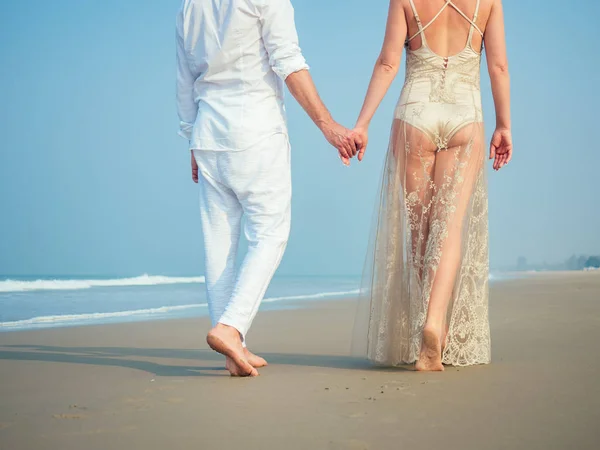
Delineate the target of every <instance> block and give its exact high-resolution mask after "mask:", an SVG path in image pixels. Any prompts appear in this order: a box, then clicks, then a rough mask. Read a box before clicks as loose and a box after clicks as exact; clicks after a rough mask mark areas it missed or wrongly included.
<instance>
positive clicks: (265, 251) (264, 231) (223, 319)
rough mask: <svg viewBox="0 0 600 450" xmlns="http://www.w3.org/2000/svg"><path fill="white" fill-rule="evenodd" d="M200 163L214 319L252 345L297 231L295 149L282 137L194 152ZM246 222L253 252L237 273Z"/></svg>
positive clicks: (206, 263) (207, 284) (245, 258)
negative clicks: (293, 226) (251, 333)
mask: <svg viewBox="0 0 600 450" xmlns="http://www.w3.org/2000/svg"><path fill="white" fill-rule="evenodd" d="M194 158H195V159H196V161H197V163H198V168H199V177H198V178H199V180H198V184H199V186H200V213H201V219H202V230H203V234H204V249H205V267H206V273H205V276H206V289H207V294H208V308H209V313H210V317H211V321H212V323H213V326H215V325H216V324H217V323H222V324H224V325H229V326H231V327H234V328H236V329H237V330H238V331H239V332H240V334H241V336H242V339H243V341H244V343H245V337H246V333H247V332H248V330H249V329H250V326H251V325H252V321H253V320H254V317H255V316H256V313H257V311H258V308H259V306H260V303H261V301H262V299H263V297H264V295H265V292H266V290H267V287H268V286H269V283H270V282H271V279H272V278H273V275H274V273H275V271H276V270H277V267H278V266H279V263H280V261H281V258H282V257H283V253H284V251H285V248H286V245H287V241H288V236H289V233H290V221H291V197H292V180H291V167H290V144H289V141H288V137H287V136H286V135H285V134H276V135H274V136H272V137H270V138H268V139H266V140H264V141H262V142H260V143H259V144H257V145H255V146H253V147H251V148H249V149H247V150H244V151H240V152H230V151H218V152H215V151H207V150H194ZM242 217H245V219H246V220H245V227H244V232H245V235H246V239H247V240H248V252H247V253H246V255H245V257H244V260H243V263H242V264H241V266H240V268H239V270H236V258H237V252H238V245H239V238H240V234H241V227H242Z"/></svg>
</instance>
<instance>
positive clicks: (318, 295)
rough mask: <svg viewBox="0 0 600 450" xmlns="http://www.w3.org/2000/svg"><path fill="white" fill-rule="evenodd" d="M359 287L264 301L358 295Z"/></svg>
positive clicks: (264, 301) (265, 301)
mask: <svg viewBox="0 0 600 450" xmlns="http://www.w3.org/2000/svg"><path fill="white" fill-rule="evenodd" d="M359 293H360V290H359V289H355V290H353V291H342V292H320V293H318V294H307V295H293V296H290V297H272V298H265V299H264V300H263V303H270V302H279V301H282V300H317V299H320V298H331V297H347V296H349V295H358V294H359Z"/></svg>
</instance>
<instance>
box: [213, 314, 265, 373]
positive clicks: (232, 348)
mask: <svg viewBox="0 0 600 450" xmlns="http://www.w3.org/2000/svg"><path fill="white" fill-rule="evenodd" d="M206 342H207V343H208V345H209V346H210V348H212V349H213V350H214V351H215V352H217V353H220V354H222V355H225V356H226V357H227V362H226V367H227V370H228V371H229V373H230V374H231V375H232V376H236V377H255V376H257V375H258V371H257V370H256V369H255V368H254V367H252V365H251V364H250V363H249V362H248V360H247V359H246V356H245V355H244V349H243V347H242V340H241V339H240V334H239V332H238V331H237V330H236V329H235V328H233V327H229V326H227V325H223V324H218V325H217V326H216V327H214V328H213V329H212V330H210V332H209V333H208V336H207V337H206Z"/></svg>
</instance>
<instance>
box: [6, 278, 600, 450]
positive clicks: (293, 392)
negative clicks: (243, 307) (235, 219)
mask: <svg viewBox="0 0 600 450" xmlns="http://www.w3.org/2000/svg"><path fill="white" fill-rule="evenodd" d="M354 311H355V300H353V299H347V300H336V301H324V300H323V301H314V302H311V303H310V305H308V306H305V307H303V308H301V309H284V310H280V311H265V312H263V313H261V314H259V316H258V317H257V319H256V321H255V324H254V327H253V329H252V331H251V333H250V335H249V336H248V342H249V346H250V347H251V349H252V350H253V351H255V352H256V353H258V354H260V355H262V356H264V357H265V358H266V359H267V360H268V361H269V363H270V365H269V367H266V368H264V369H261V370H260V373H261V376H260V377H258V378H254V379H236V378H231V377H229V376H228V375H227V372H226V371H225V370H224V364H223V361H222V358H221V357H220V356H219V355H216V354H214V353H212V352H210V351H209V350H208V347H207V345H206V343H205V341H204V336H205V333H206V331H207V330H208V327H209V321H208V320H207V318H195V319H172V320H163V321H154V322H136V323H117V324H107V325H91V326H86V327H72V328H53V329H45V330H33V331H15V332H8V333H0V380H1V383H0V449H1V450H29V449H32V450H37V449H44V450H53V449H57V450H58V449H60V450H68V449H86V450H96V449H98V450H100V449H103V450H104V449H137V448H144V449H148V450H153V449H164V448H168V449H169V450H175V449H192V448H193V449H201V450H212V449H223V450H229V449H245V450H252V449H257V450H259V449H260V450H264V449H286V450H293V449H315V450H317V449H353V450H354V449H363V450H366V449H369V450H371V449H377V450H384V449H403V448H407V449H434V448H444V449H455V448H456V449H545V450H548V449H582V450H583V449H597V448H598V445H599V444H598V440H599V439H600V426H599V425H600V384H599V383H598V378H599V376H600V361H599V360H598V351H597V348H596V347H597V344H598V342H600V271H593V272H585V273H584V272H577V273H543V274H535V275H530V276H528V277H526V278H523V279H514V280H504V281H500V282H497V283H493V284H492V287H491V297H490V315H491V327H492V364H491V365H488V366H478V367H469V368H453V367H447V368H446V371H445V372H444V373H417V372H414V371H413V370H412V368H411V367H405V368H381V367H376V366H373V365H371V364H369V363H368V362H366V361H363V360H360V359H356V358H352V357H350V356H349V350H350V349H349V346H350V336H351V330H352V325H353V317H354Z"/></svg>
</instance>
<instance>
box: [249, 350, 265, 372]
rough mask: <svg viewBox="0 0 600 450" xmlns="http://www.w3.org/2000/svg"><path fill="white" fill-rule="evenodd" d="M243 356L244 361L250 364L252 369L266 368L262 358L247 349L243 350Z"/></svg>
mask: <svg viewBox="0 0 600 450" xmlns="http://www.w3.org/2000/svg"><path fill="white" fill-rule="evenodd" d="M244 356H246V360H247V361H248V362H249V363H250V365H251V366H252V367H254V368H255V369H258V368H260V367H266V366H268V363H267V361H266V360H265V359H264V358H261V357H260V356H258V355H255V354H254V353H252V352H251V351H250V350H248V349H247V348H244Z"/></svg>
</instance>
